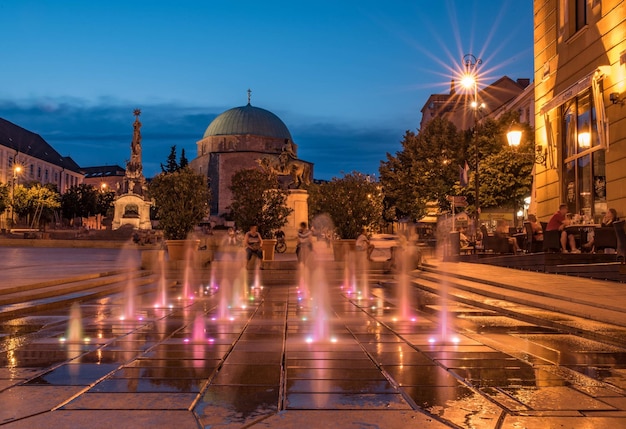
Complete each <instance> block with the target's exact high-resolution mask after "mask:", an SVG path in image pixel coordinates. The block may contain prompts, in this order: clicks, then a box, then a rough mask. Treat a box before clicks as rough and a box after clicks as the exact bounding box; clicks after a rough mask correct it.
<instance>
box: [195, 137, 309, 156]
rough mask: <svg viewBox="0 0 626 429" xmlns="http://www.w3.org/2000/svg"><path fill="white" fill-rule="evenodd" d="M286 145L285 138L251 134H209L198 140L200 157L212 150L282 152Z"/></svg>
mask: <svg viewBox="0 0 626 429" xmlns="http://www.w3.org/2000/svg"><path fill="white" fill-rule="evenodd" d="M284 145H285V139H279V138H272V137H265V136H256V135H251V134H246V135H229V136H208V137H205V138H203V139H202V140H199V141H198V142H197V150H198V154H197V156H198V157H200V156H202V155H206V154H209V153H212V152H242V151H254V152H266V153H280V152H281V151H282V149H283V146H284ZM294 146H295V145H294ZM296 153H297V152H296Z"/></svg>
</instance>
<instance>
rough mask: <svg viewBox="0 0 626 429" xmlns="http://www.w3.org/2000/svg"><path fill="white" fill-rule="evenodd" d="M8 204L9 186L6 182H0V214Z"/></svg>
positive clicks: (9, 201)
mask: <svg viewBox="0 0 626 429" xmlns="http://www.w3.org/2000/svg"><path fill="white" fill-rule="evenodd" d="M10 206H11V200H10V199H9V186H8V185H7V184H6V183H0V214H2V213H4V212H5V211H6V210H7V209H8V208H9V207H10Z"/></svg>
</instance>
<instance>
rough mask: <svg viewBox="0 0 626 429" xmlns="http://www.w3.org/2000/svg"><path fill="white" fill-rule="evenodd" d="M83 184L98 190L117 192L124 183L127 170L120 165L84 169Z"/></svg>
mask: <svg viewBox="0 0 626 429" xmlns="http://www.w3.org/2000/svg"><path fill="white" fill-rule="evenodd" d="M82 170H83V171H84V173H85V179H84V180H83V183H85V184H87V185H91V186H93V187H94V188H96V189H100V190H103V191H113V192H115V191H116V190H117V189H118V188H119V187H121V186H122V183H123V182H124V176H125V174H126V170H125V169H124V168H122V167H120V166H119V165H102V166H97V167H84V168H83V169H82Z"/></svg>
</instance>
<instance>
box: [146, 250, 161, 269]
mask: <svg viewBox="0 0 626 429" xmlns="http://www.w3.org/2000/svg"><path fill="white" fill-rule="evenodd" d="M164 261H165V251H164V250H143V251H142V252H141V268H142V269H143V270H156V269H157V268H160V267H161V266H162V265H163V263H164Z"/></svg>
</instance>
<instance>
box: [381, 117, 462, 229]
mask: <svg viewBox="0 0 626 429" xmlns="http://www.w3.org/2000/svg"><path fill="white" fill-rule="evenodd" d="M401 144H402V150H400V151H399V152H396V155H395V156H394V155H391V154H389V153H388V154H387V160H386V161H382V162H381V164H380V169H379V173H380V182H381V184H382V186H383V189H384V193H385V197H386V199H385V205H386V207H387V211H388V212H391V213H394V212H395V214H396V215H397V216H398V217H410V218H412V219H419V218H420V217H422V216H424V214H425V213H426V205H427V203H429V202H433V201H434V202H437V203H438V204H439V205H440V207H441V208H442V209H445V208H447V207H448V205H449V203H448V202H447V200H446V196H448V195H451V193H452V191H453V189H454V185H455V183H457V182H458V180H459V166H460V165H464V164H465V160H466V158H467V151H466V148H467V145H466V144H464V140H463V138H462V136H461V135H460V134H459V133H458V132H457V129H456V127H455V126H454V124H453V123H452V122H450V121H448V120H446V119H442V118H435V119H433V120H431V121H430V122H428V123H427V124H426V125H425V126H424V128H422V129H421V130H420V131H419V133H417V134H416V133H413V132H411V131H407V132H406V133H405V135H404V139H403V140H402V142H401Z"/></svg>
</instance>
